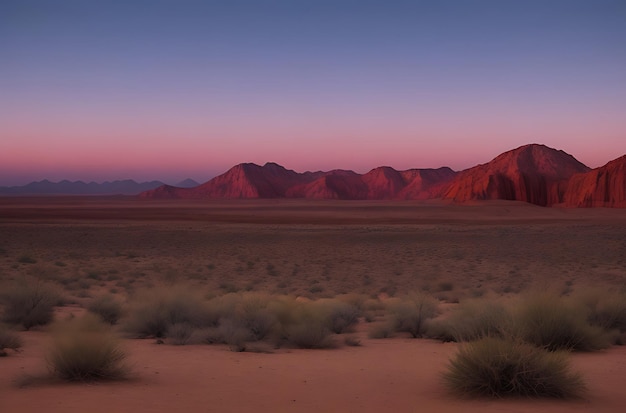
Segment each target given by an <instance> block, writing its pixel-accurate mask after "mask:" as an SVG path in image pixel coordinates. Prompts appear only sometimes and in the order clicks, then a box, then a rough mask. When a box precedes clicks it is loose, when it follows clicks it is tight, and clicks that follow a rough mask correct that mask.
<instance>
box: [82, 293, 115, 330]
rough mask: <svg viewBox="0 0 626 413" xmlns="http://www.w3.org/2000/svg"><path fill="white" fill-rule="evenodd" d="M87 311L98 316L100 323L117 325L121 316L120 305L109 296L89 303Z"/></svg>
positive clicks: (102, 296)
mask: <svg viewBox="0 0 626 413" xmlns="http://www.w3.org/2000/svg"><path fill="white" fill-rule="evenodd" d="M87 310H89V311H90V312H92V313H94V314H96V315H98V316H99V317H100V318H101V319H102V321H104V322H105V323H109V324H112V325H113V324H117V321H118V320H119V318H120V316H121V315H122V304H121V303H120V302H119V301H117V300H116V299H115V297H114V296H113V295H111V294H104V295H101V296H99V297H97V298H95V299H94V300H92V301H91V303H89V306H88V307H87Z"/></svg>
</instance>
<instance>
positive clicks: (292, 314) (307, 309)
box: [272, 299, 336, 349]
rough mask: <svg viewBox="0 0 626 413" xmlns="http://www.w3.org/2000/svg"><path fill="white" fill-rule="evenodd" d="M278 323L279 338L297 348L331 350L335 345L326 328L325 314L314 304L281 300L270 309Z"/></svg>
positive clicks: (321, 308)
mask: <svg viewBox="0 0 626 413" xmlns="http://www.w3.org/2000/svg"><path fill="white" fill-rule="evenodd" d="M272 308H273V310H274V314H275V315H276V318H277V319H278V320H279V322H280V329H279V331H280V337H279V338H281V339H282V340H283V341H286V342H287V343H288V344H289V345H292V346H295V347H298V348H311V349H312V348H331V347H334V346H335V345H336V343H335V341H334V340H333V338H332V336H331V331H330V330H329V328H328V319H327V312H326V311H325V310H324V309H323V307H322V306H320V305H318V303H316V302H313V301H312V302H296V301H295V300H289V299H283V300H281V301H280V302H279V303H278V305H277V306H273V307H272Z"/></svg>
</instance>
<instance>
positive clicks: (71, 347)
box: [47, 314, 129, 381]
mask: <svg viewBox="0 0 626 413" xmlns="http://www.w3.org/2000/svg"><path fill="white" fill-rule="evenodd" d="M125 358H126V353H125V352H124V351H123V350H122V349H121V347H120V344H119V341H118V340H117V338H116V337H115V336H114V335H113V334H112V332H111V330H110V327H108V326H107V325H105V324H104V323H102V322H101V321H100V320H99V319H98V318H97V317H95V316H93V315H90V314H87V315H85V316H83V317H82V318H78V319H74V320H71V321H66V322H64V323H61V324H59V325H58V326H56V328H55V330H54V332H53V342H52V346H51V348H50V350H49V352H48V355H47V362H48V367H49V369H50V372H51V373H52V374H53V375H54V376H56V377H58V378H61V379H63V380H68V381H94V380H119V379H123V378H125V377H126V376H127V375H128V372H129V370H128V368H127V367H126V365H125V364H124V360H125Z"/></svg>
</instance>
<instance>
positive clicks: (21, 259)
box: [17, 254, 37, 264]
mask: <svg viewBox="0 0 626 413" xmlns="http://www.w3.org/2000/svg"><path fill="white" fill-rule="evenodd" d="M17 262H19V263H22V264H35V263H36V262H37V260H36V259H34V258H33V257H32V256H30V255H28V254H24V255H21V256H20V257H19V258H18V259H17Z"/></svg>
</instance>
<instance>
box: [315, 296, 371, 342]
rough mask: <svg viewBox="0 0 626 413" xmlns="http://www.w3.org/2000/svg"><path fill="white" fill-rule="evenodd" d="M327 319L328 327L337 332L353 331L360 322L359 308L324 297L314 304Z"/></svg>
mask: <svg viewBox="0 0 626 413" xmlns="http://www.w3.org/2000/svg"><path fill="white" fill-rule="evenodd" d="M313 305H314V306H315V307H317V310H318V311H320V313H321V315H322V317H324V319H325V320H326V327H328V329H329V330H330V331H331V332H333V333H336V334H342V333H347V332H350V331H352V329H353V327H354V326H355V325H356V324H357V323H358V322H359V315H360V312H359V309H358V308H357V307H355V306H354V305H352V304H349V303H347V302H344V301H340V300H337V299H322V300H318V301H317V302H315V303H314V304H313Z"/></svg>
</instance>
